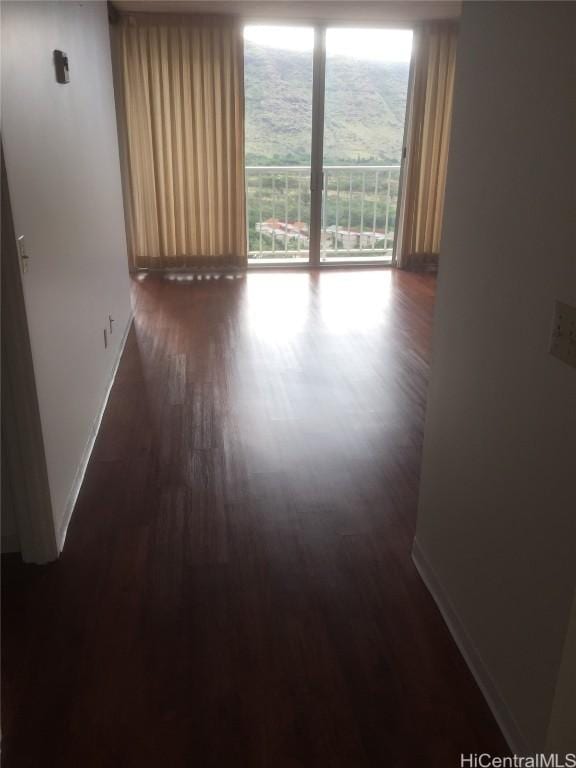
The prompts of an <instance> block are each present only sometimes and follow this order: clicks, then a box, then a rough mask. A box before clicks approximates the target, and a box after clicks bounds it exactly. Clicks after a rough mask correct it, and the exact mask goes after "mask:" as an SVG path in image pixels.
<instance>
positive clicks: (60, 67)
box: [54, 51, 70, 83]
mask: <svg viewBox="0 0 576 768" xmlns="http://www.w3.org/2000/svg"><path fill="white" fill-rule="evenodd" d="M54 68H55V69H56V82H57V83H69V82H70V72H69V71H68V55H67V54H66V53H64V51H54Z"/></svg>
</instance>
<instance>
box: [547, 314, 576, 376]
mask: <svg viewBox="0 0 576 768" xmlns="http://www.w3.org/2000/svg"><path fill="white" fill-rule="evenodd" d="M550 354H551V355H554V357H557V358H558V359H559V360H562V361H563V362H565V363H568V365H571V366H573V367H574V368H576V307H572V306H571V305H570V304H564V303H563V302H562V301H557V302H556V305H555V308H554V325H553V326H552V343H551V344H550Z"/></svg>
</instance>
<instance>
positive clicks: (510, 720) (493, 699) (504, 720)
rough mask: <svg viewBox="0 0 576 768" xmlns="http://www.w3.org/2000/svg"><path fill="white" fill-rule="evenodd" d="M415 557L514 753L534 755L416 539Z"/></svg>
mask: <svg viewBox="0 0 576 768" xmlns="http://www.w3.org/2000/svg"><path fill="white" fill-rule="evenodd" d="M412 560H413V561H414V565H415V566H416V569H417V570H418V573H419V574H420V576H421V578H422V581H423V582H424V584H425V585H426V587H427V588H428V591H429V592H430V594H431V595H432V597H433V598H434V602H435V603H436V605H437V607H438V610H439V611H440V613H441V614H442V618H443V619H444V621H445V622H446V626H447V627H448V630H449V631H450V634H451V635H452V637H453V639H454V641H455V643H456V645H457V646H458V648H459V649H460V653H461V654H462V656H463V657H464V660H465V661H466V664H467V665H468V667H469V669H470V671H471V672H472V674H473V676H474V679H475V680H476V683H477V684H478V687H479V688H480V690H481V691H482V694H483V696H484V698H485V699H486V702H487V704H488V706H489V707H490V709H491V711H492V714H493V715H494V718H495V720H496V722H497V723H498V725H499V726H500V730H501V731H502V734H503V735H504V738H505V739H506V741H507V742H508V746H509V747H510V750H511V751H512V752H513V753H514V754H515V755H525V754H531V752H532V750H531V749H530V748H529V746H528V742H527V740H526V738H525V736H524V735H523V733H522V731H521V729H520V728H519V726H518V723H517V722H516V720H515V719H514V716H513V715H512V712H511V711H510V709H509V707H508V706H507V704H506V702H505V701H504V698H503V697H502V695H501V693H500V691H499V690H498V686H497V685H496V682H495V681H494V678H493V677H492V675H491V673H490V670H489V669H488V667H487V665H486V664H485V662H484V660H483V659H482V656H481V655H480V653H479V651H478V649H477V648H476V646H475V645H474V642H473V641H472V638H471V637H470V635H469V634H468V632H467V630H466V627H465V626H464V624H463V623H462V621H461V619H460V617H459V615H458V613H457V611H456V609H455V608H454V605H453V604H452V602H451V600H450V598H449V597H448V595H447V593H446V591H445V590H444V589H443V587H442V584H441V583H440V580H439V579H438V577H437V575H436V573H435V571H434V569H433V568H432V566H431V564H430V562H429V561H428V559H427V558H426V555H425V554H424V552H423V551H422V548H421V547H420V545H419V543H418V540H417V539H414V546H413V549H412Z"/></svg>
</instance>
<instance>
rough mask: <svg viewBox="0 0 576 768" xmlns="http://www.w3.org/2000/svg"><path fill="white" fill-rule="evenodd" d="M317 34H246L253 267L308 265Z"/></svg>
mask: <svg viewBox="0 0 576 768" xmlns="http://www.w3.org/2000/svg"><path fill="white" fill-rule="evenodd" d="M313 55H314V29H313V28H312V27H284V26H281V27H271V26H247V27H245V28H244V91H245V112H246V122H245V131H246V139H245V141H246V144H245V148H246V207H247V211H246V218H247V231H248V259H249V263H258V264H298V263H300V264H307V263H308V261H309V254H310V163H311V136H312V90H313Z"/></svg>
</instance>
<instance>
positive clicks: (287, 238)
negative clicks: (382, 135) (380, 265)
mask: <svg viewBox="0 0 576 768" xmlns="http://www.w3.org/2000/svg"><path fill="white" fill-rule="evenodd" d="M399 180H400V166H399V165H327V166H324V185H323V193H322V232H321V247H320V258H321V260H322V261H384V262H385V261H391V259H392V250H393V246H394V233H395V226H396V211H397V207H398V187H399ZM246 198H247V206H246V209H247V231H248V257H249V260H250V261H252V262H256V261H268V262H270V261H272V262H283V261H287V262H290V261H307V260H308V245H309V237H310V229H309V227H310V166H304V165H300V166H290V165H284V166H282V165H266V166H253V165H250V166H246Z"/></svg>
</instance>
